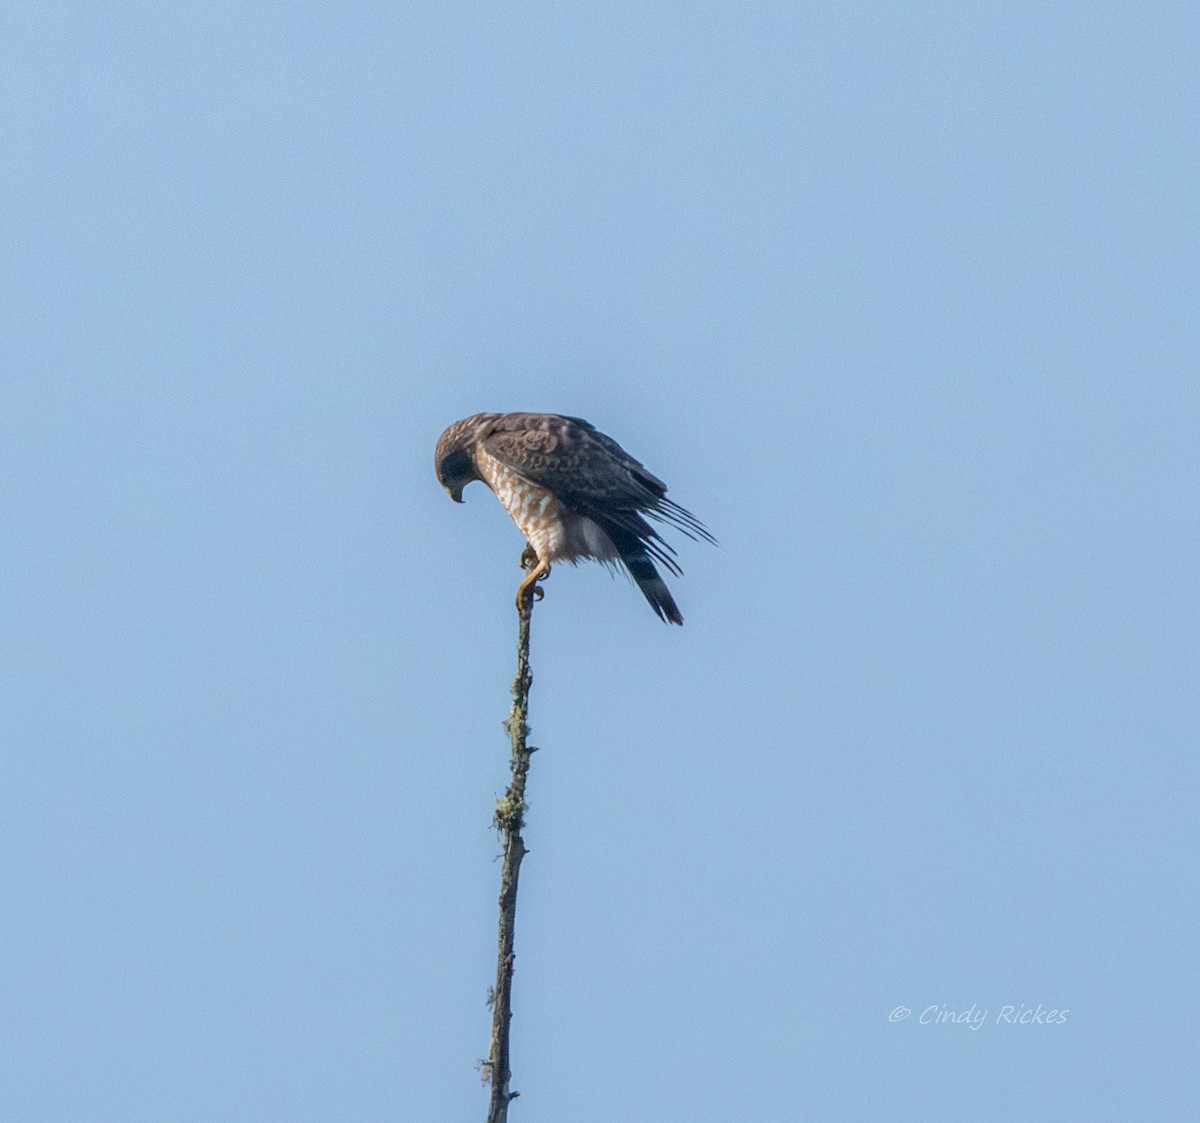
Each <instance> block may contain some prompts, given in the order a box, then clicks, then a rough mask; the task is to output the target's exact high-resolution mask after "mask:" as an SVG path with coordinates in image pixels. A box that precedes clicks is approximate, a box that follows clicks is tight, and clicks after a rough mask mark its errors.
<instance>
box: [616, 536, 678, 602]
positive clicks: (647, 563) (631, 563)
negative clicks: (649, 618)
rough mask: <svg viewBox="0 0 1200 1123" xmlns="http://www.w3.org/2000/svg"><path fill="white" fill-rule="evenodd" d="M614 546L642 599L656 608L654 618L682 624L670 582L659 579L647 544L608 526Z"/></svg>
mask: <svg viewBox="0 0 1200 1123" xmlns="http://www.w3.org/2000/svg"><path fill="white" fill-rule="evenodd" d="M605 529H606V530H607V531H608V534H609V537H610V538H611V539H612V541H613V545H614V546H616V548H617V550H618V551H619V552H620V555H621V564H622V565H624V567H625V568H626V569H627V570H629V575H630V577H632V578H633V579H634V581H635V582H636V583H637V587H638V588H639V589H641V590H642V596H644V597H645V598H646V600H647V601H648V602H649V604H650V607H651V608H652V609H654V613H655V615H656V616H657V617H658V618H659V619H660V620H661V621H663V623H665V624H682V623H683V614H682V613H681V612H680V611H679V606H678V605H677V604H676V603H675V598H674V597H673V596H671V590H670V589H668V588H667V583H666V582H665V581H664V580H663V579H662V577H660V576H659V573H658V570H657V569H655V568H654V562H652V561H651V560H650V555H649V554H648V553H647V551H646V544H645V543H644V542H642V541H640V540H639V539H638V538H637V536H636V535H634V534H631V533H629V532H628V531H625V530H622V529H620V528H618V527H612V526H609V527H606V528H605Z"/></svg>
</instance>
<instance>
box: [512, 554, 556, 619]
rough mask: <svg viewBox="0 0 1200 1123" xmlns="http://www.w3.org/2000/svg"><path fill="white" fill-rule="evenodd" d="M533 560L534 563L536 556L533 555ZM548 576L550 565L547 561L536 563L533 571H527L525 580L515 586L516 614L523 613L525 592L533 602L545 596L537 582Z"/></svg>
mask: <svg viewBox="0 0 1200 1123" xmlns="http://www.w3.org/2000/svg"><path fill="white" fill-rule="evenodd" d="M534 560H535V561H536V560H537V556H536V555H534ZM549 576H550V563H549V562H548V561H539V562H537V565H536V566H535V567H534V568H533V569H531V570H530V571H529V573H528V574H527V575H526V577H525V580H524V581H522V582H521V584H520V585H518V586H517V611H518V612H523V611H524V610H525V593H526V591H528V592H529V595H530V596H531V597H532V598H533V600H535V601H539V600H541V599H542V597H544V596H545V595H546V593H545V590H544V589H542V588H541V587H540V586H539V585H538V584H537V583H538V582H539V581H544V580H545V579H546V578H547V577H549ZM530 607H532V604H531V605H530Z"/></svg>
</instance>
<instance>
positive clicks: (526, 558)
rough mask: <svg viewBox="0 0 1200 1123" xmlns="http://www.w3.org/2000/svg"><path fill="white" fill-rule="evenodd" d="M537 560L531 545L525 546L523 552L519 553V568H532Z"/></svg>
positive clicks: (535, 552) (535, 551)
mask: <svg viewBox="0 0 1200 1123" xmlns="http://www.w3.org/2000/svg"><path fill="white" fill-rule="evenodd" d="M537 560H538V556H537V550H535V549H534V548H533V547H532V546H526V547H525V551H524V553H522V554H521V568H522V569H532V568H533V566H535V565H537Z"/></svg>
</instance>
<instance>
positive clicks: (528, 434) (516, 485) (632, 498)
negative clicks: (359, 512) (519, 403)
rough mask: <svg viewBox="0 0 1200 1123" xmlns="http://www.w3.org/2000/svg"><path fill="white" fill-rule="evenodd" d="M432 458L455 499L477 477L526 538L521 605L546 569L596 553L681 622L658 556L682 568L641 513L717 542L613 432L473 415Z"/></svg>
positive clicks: (663, 613)
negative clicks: (660, 572)
mask: <svg viewBox="0 0 1200 1123" xmlns="http://www.w3.org/2000/svg"><path fill="white" fill-rule="evenodd" d="M436 464H437V476H438V481H439V482H440V483H441V485H442V486H443V487H444V488H445V489H446V491H448V492H449V493H450V498H451V499H453V500H454V501H455V502H456V503H461V502H462V491H463V488H464V487H466V486H467V484H469V483H470V482H471V481H472V480H482V481H483V482H484V483H485V484H487V485H488V487H490V488H491V489H492V491H494V492H495V493H496V496H497V498H498V499H499V500H500V502H501V503H503V504H504V506H505V509H506V510H507V511H508V513H509V514H510V515H511V516H512V519H513V522H515V523H516V524H517V526H518V527H519V528H520V530H521V533H522V534H524V535H525V538H526V539H527V540H528V542H529V546H528V547H527V548H526V550H525V553H524V555H522V558H521V564H522V565H523V566H524V567H525V568H526V569H527V570H528V574H527V576H526V577H525V580H524V581H522V582H521V585H520V588H518V589H517V607H518V608H520V607H521V603H522V598H523V597H524V596H525V595H526V591H527V590H531V595H533V596H536V597H539V598H540V597H541V595H542V590H541V589H540V588H538V587H537V585H536V584H535V582H537V581H541V580H542V579H543V578H545V577H546V576H548V575H549V573H550V563H551V562H559V561H564V562H571V564H572V565H574V564H575V562H578V561H582V560H584V559H587V558H595V559H596V560H597V561H600V562H603V563H604V564H605V565H607V566H618V565H620V566H624V567H625V569H626V570H628V572H629V574H630V576H631V577H632V578H633V579H634V581H636V582H637V585H638V588H639V589H641V590H642V593H643V594H644V595H645V597H646V600H648V601H649V602H650V607H651V608H653V609H654V611H655V612H656V613H657V614H658V617H659V619H660V620H663V621H669V622H670V623H672V624H682V623H683V617H682V616H681V615H680V613H679V609H678V607H677V606H676V604H675V600H674V598H673V597H672V596H671V593H670V590H669V589H668V588H667V586H666V584H665V582H664V581H663V579H662V578H661V577H660V576H659V575H658V570H656V569H655V568H654V563H655V562H658V563H659V564H660V565H662V566H663V567H664V568H666V569H667V570H668V571H669V572H670V573H672V574H674V575H675V576H676V577H678V576H680V575H681V574H682V572H683V571H682V570H681V569H680V568H679V565H678V564H677V563H676V561H675V558H674V554H675V551H674V550H673V549H672V548H671V547H670V546H669V545H668V544H667V543H666V542H665V541H663V539H662V538H661V537H660V536H659V534H658V531H657V530H655V529H654V527H653V526H651V525H650V523H649V522H647V521H646V520H647V519H652V520H654V521H655V522H658V523H670V524H671V525H672V526H674V527H676V528H677V529H678V530H681V531H683V533H684V534H686V535H687V536H688V537H689V538H694V539H703V540H704V541H706V542H713V543H715V541H716V539H714V538H713V536H712V535H711V534H709V533H708V531H707V530H706V529H705V528H704V525H703V524H702V523H701V522H700V520H699V519H697V518H696V517H695V516H694V515H692V514H691V513H690V512H688V511H685V510H684V509H683V508H682V507H680V506H679V505H678V504H676V503H673V502H671V500H670V499H668V498H667V485H666V484H665V483H663V482H662V480H660V479H658V478H657V477H656V476H652V475H651V474H650V473H649V472H647V471H646V469H645V468H643V467H642V466H641V464H639V463H638V462H637V461H636V460H634V458H633V457H632V456H630V455H629V453H627V452H626V451H625V450H624V449H623V448H622V447H621V446H620V445H619V444H617V442H616V441H614V440H613V439H612V438H611V437H606V436H605V435H604V434H603V433H601V432H599V431H597V430H596V429H595V428H593V427H592V426H591V425H589V424H588V423H587V422H586V421H583V420H581V419H580V418H578V417H560V416H559V415H558V414H555V413H477V414H475V415H474V416H473V417H466V418H464V419H463V420H462V421H456V422H455V423H454V424H453V425H451V426H450V428H448V429H447V430H446V431H445V432H444V433H443V434H442V435H441V437H440V438H439V439H438V443H437V455H436Z"/></svg>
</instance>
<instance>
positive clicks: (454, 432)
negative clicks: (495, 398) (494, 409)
mask: <svg viewBox="0 0 1200 1123" xmlns="http://www.w3.org/2000/svg"><path fill="white" fill-rule="evenodd" d="M495 416H496V415H495V414H494V413H477V414H475V415H474V416H472V417H465V418H463V420H462V421H456V422H455V423H454V424H453V425H451V426H450V427H449V428H448V429H447V430H446V431H445V432H444V433H443V434H442V435H441V436H440V437H439V438H438V443H437V451H436V452H435V453H434V465H435V467H436V468H437V478H438V483H440V484H441V485H442V487H444V488H445V489H446V494H447V495H449V496H450V498H451V499H453V500H454V502H455V503H461V502H462V501H463V497H462V493H463V488H464V487H466V486H467V484H469V483H471V482H472V481H474V480H478V479H480V478H481V477H480V475H479V471H478V469H477V468H476V467H475V458H474V456H473V452H474V448H475V444H476V443H477V442H478V441H479V439H480V438H481V437H482V436H483V435H484V434H485V433H486V431H487V428H488V426H489V425H490V424H491V422H492V420H493V419H494V418H495Z"/></svg>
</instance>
